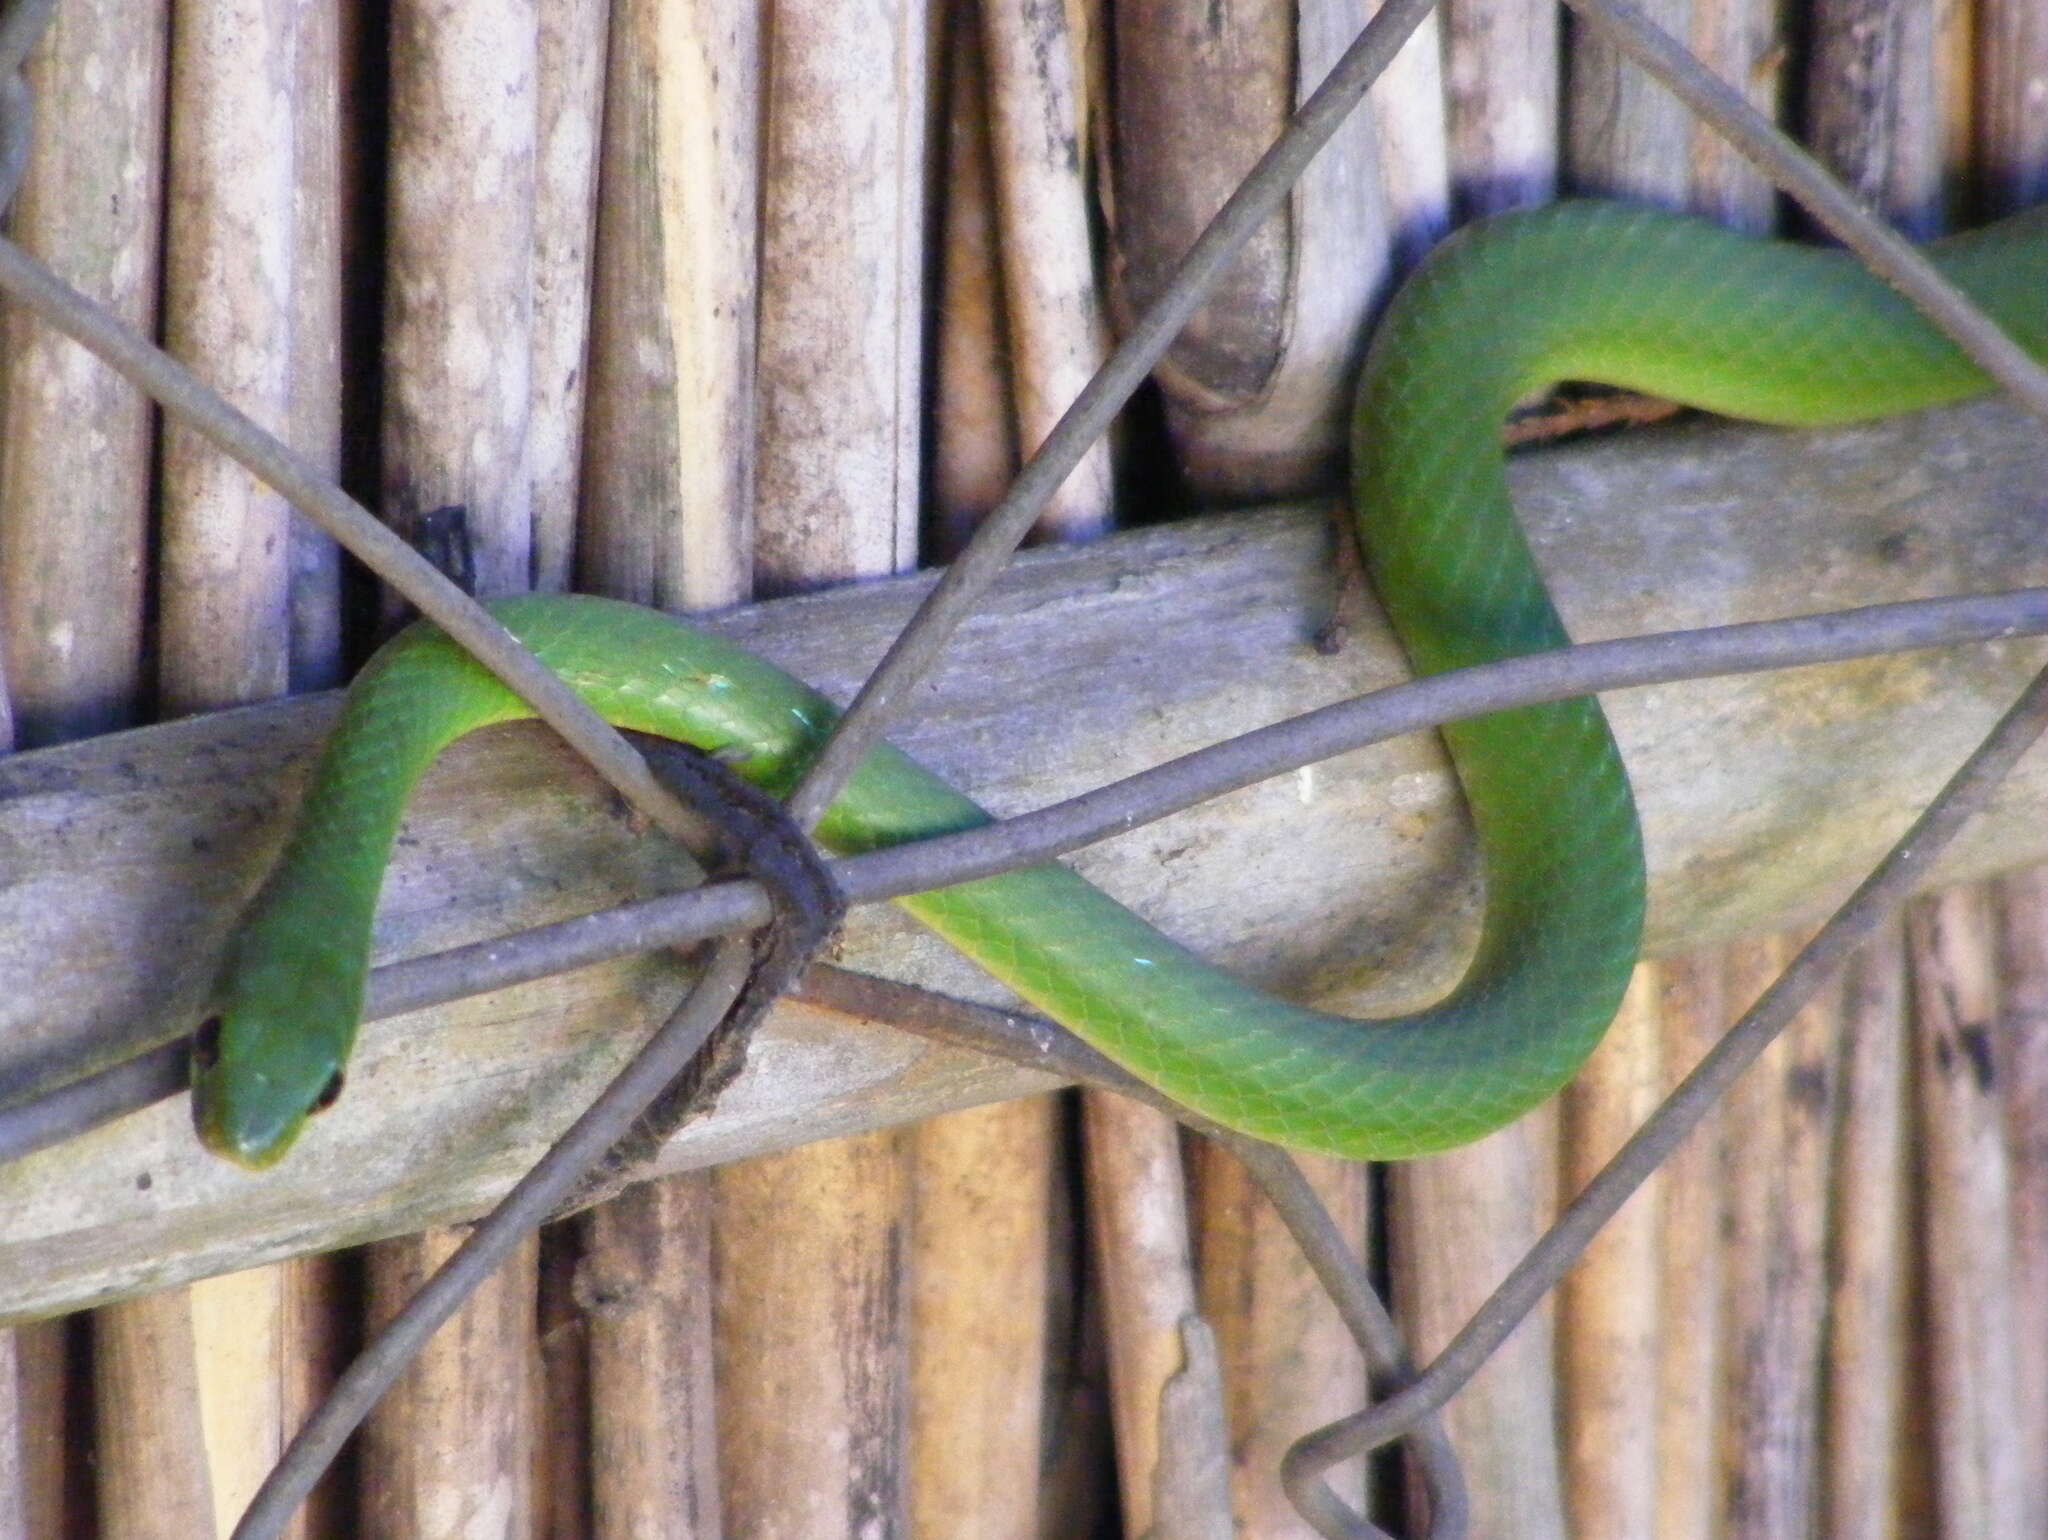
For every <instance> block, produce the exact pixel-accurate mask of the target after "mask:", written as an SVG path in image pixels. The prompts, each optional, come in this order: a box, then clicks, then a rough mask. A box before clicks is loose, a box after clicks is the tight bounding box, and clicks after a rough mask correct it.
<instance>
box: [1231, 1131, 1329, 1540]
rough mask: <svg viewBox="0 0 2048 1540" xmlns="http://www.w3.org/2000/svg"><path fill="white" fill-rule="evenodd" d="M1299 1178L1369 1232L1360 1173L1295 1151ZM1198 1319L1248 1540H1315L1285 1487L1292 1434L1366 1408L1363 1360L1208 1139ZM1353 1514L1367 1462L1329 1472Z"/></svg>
mask: <svg viewBox="0 0 2048 1540" xmlns="http://www.w3.org/2000/svg"><path fill="white" fill-rule="evenodd" d="M1296 1159H1297V1160H1298V1161H1299V1162H1300V1164H1301V1167H1302V1170H1303V1174H1304V1175H1306V1176H1307V1177H1308V1179H1309V1181H1310V1183H1311V1184H1312V1185H1313V1186H1314V1187H1315V1189H1316V1191H1317V1194H1318V1195H1319V1196H1320V1197H1321V1198H1322V1200H1323V1202H1324V1203H1325V1204H1326V1205H1327V1206H1328V1208H1329V1210H1330V1217H1331V1218H1332V1219H1334V1220H1335V1221H1336V1224H1337V1228H1338V1230H1339V1232H1340V1233H1342V1234H1344V1235H1346V1236H1348V1237H1350V1238H1351V1240H1352V1244H1353V1245H1354V1246H1355V1247H1362V1246H1363V1244H1364V1240H1365V1236H1366V1234H1367V1213H1366V1187H1365V1183H1364V1181H1363V1180H1362V1178H1363V1176H1364V1174H1365V1173H1364V1168H1363V1167H1360V1166H1358V1165H1355V1164H1352V1163H1351V1162H1348V1161H1340V1160H1331V1159H1328V1158H1325V1157H1319V1156H1306V1155H1303V1156H1297V1157H1296ZM1195 1195H1196V1207H1197V1211H1198V1214H1199V1219H1200V1229H1199V1237H1200V1243H1201V1275H1200V1276H1201V1300H1202V1314H1203V1316H1204V1317H1205V1318H1206V1319H1207V1320H1208V1321H1209V1322H1210V1323H1211V1324H1212V1325H1213V1326H1214V1327H1215V1330H1216V1347H1217V1353H1218V1356H1219V1357H1220V1359H1221V1360H1222V1365H1223V1391H1224V1403H1225V1406H1226V1408H1227V1410H1228V1412H1229V1417H1230V1493H1231V1512H1232V1515H1233V1517H1234V1518H1235V1520H1236V1525H1237V1527H1236V1531H1235V1532H1236V1533H1237V1534H1238V1535H1240V1536H1243V1537H1245V1540H1313V1536H1314V1535H1315V1530H1313V1529H1312V1528H1311V1527H1310V1526H1309V1524H1308V1521H1307V1520H1306V1519H1304V1518H1302V1516H1301V1515H1300V1514H1299V1513H1297V1512H1296V1511H1295V1509H1294V1505H1293V1504H1292V1503H1291V1502H1289V1501H1288V1500H1287V1494H1286V1493H1285V1492H1284V1491H1283V1490H1282V1489H1281V1486H1280V1461H1281V1459H1282V1457H1283V1456H1285V1454H1286V1453H1287V1448H1288V1446H1289V1445H1290V1444H1292V1443H1293V1442H1294V1441H1295V1440H1296V1439H1297V1438H1300V1437H1301V1436H1302V1435H1303V1434H1305V1433H1308V1432H1310V1431H1311V1430H1313V1429H1315V1428H1318V1427H1320V1426H1322V1425H1323V1424H1324V1423H1327V1422H1334V1421H1335V1420H1336V1419H1338V1418H1339V1417H1345V1416H1348V1415H1350V1414H1351V1413H1352V1412H1355V1411H1356V1410H1358V1408H1359V1407H1361V1406H1363V1405H1364V1404H1365V1400H1366V1384H1365V1361H1364V1359H1363V1358H1362V1357H1361V1356H1360V1355H1359V1352H1358V1349H1357V1346H1356V1345H1355V1344H1354V1343H1353V1342H1352V1340H1351V1335H1350V1333H1349V1332H1348V1331H1346V1330H1345V1327H1344V1322H1343V1320H1342V1318H1341V1317H1340V1316H1339V1315H1338V1314H1337V1309H1336V1306H1335V1305H1333V1304H1332V1303H1331V1301H1330V1298H1329V1296H1328V1295H1327V1294H1325V1293H1324V1292H1323V1290H1322V1286H1321V1285H1320V1284H1319V1283H1318V1282H1317V1280H1316V1277H1315V1274H1314V1273H1312V1272H1311V1271H1309V1269H1308V1268H1307V1267H1306V1266H1304V1265H1303V1264H1302V1262H1301V1255H1300V1251H1299V1249H1298V1248H1297V1247H1296V1246H1295V1244H1294V1239H1293V1237H1292V1236H1290V1235H1289V1234H1288V1233H1287V1227H1286V1226H1285V1225H1284V1224H1282V1223H1281V1222H1280V1219H1279V1216H1278V1215H1276V1214H1275V1213H1274V1212H1273V1208H1272V1205H1271V1204H1269V1203H1267V1201H1266V1199H1265V1196H1264V1195H1263V1194H1262V1193H1261V1192H1260V1191H1259V1189H1258V1187H1257V1185H1256V1184H1254V1183H1253V1182H1252V1180H1251V1178H1250V1177H1249V1176H1248V1175H1246V1173H1245V1170H1244V1168H1243V1167H1242V1166H1241V1165H1239V1164H1238V1163H1237V1161H1236V1160H1235V1159H1234V1158H1233V1157H1232V1156H1231V1155H1229V1154H1228V1153H1226V1152H1225V1151H1224V1150H1222V1149H1221V1148H1220V1147H1218V1146H1217V1145H1214V1144H1211V1143H1209V1142H1208V1141H1207V1140H1201V1141H1198V1142H1197V1143H1196V1145H1195ZM1330 1481H1331V1484H1332V1485H1333V1486H1334V1487H1335V1488H1336V1490H1337V1492H1338V1493H1339V1494H1340V1495H1341V1496H1343V1497H1344V1498H1345V1499H1346V1501H1348V1502H1350V1503H1351V1504H1352V1505H1353V1506H1354V1507H1357V1506H1361V1505H1362V1504H1364V1503H1365V1501H1366V1498H1367V1486H1366V1481H1365V1463H1364V1462H1363V1461H1360V1462H1358V1463H1356V1464H1354V1465H1352V1466H1350V1467H1348V1468H1340V1469H1339V1470H1336V1471H1333V1472H1331V1473H1330Z"/></svg>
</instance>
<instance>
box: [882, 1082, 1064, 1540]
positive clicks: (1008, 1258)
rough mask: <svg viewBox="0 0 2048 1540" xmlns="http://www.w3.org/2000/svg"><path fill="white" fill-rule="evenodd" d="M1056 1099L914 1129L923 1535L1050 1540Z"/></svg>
mask: <svg viewBox="0 0 2048 1540" xmlns="http://www.w3.org/2000/svg"><path fill="white" fill-rule="evenodd" d="M1056 1111H1057V1104H1056V1103H1055V1101H1054V1100H1053V1099H1052V1098H1051V1097H1046V1096H1030V1097H1022V1098H1019V1099H1018V1100H1016V1101H1008V1102H997V1103H994V1104H993V1105H990V1106H987V1107H976V1108H974V1109H972V1110H970V1111H967V1112H955V1113H950V1114H948V1115H947V1116H945V1117H942V1118H933V1119H932V1120H931V1121H929V1122H926V1123H921V1124H919V1125H918V1126H917V1128H916V1129H915V1130H913V1132H912V1134H911V1180H912V1187H913V1191H914V1194H915V1205H916V1215H915V1221H914V1223H913V1226H912V1229H911V1257H910V1280H911V1291H912V1292H911V1300H910V1406H909V1430H910V1431H909V1439H910V1442H909V1460H910V1464H909V1470H908V1472H907V1481H908V1485H909V1495H908V1505H909V1531H908V1532H909V1533H910V1534H912V1535H917V1536H926V1535H930V1536H934V1537H942V1536H947V1535H961V1536H970V1535H971V1536H973V1537H975V1540H1036V1537H1037V1535H1038V1534H1039V1532H1040V1529H1041V1526H1042V1524H1043V1523H1044V1514H1043V1509H1042V1504H1041V1501H1040V1493H1039V1485H1040V1471H1041V1469H1042V1468H1043V1463H1044V1455H1043V1453H1042V1450H1041V1440H1042V1437H1043V1429H1044V1422H1045V1407H1044V1394H1045V1386H1046V1362H1045V1360H1046V1325H1047V1309H1048V1303H1047V1290H1048V1286H1049V1284H1050V1281H1051V1274H1050V1262H1051V1259H1050V1257H1049V1256H1048V1252H1047V1247H1048V1243H1049V1240H1050V1235H1049V1232H1048V1214H1047V1206H1048V1204H1049V1202H1050V1199H1051V1186H1052V1163H1053V1157H1054V1151H1055V1143H1054V1137H1053V1136H1054V1114H1055V1112H1056Z"/></svg>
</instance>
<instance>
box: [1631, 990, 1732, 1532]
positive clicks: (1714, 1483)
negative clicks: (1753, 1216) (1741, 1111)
mask: <svg viewBox="0 0 2048 1540" xmlns="http://www.w3.org/2000/svg"><path fill="white" fill-rule="evenodd" d="M1662 969H1663V980H1664V990H1663V999H1662V1000H1661V1001H1660V1002H1659V1007H1658V1014H1659V1017H1660V1018H1661V1020H1662V1022H1663V1027H1664V1040H1663V1043H1662V1045H1661V1047H1660V1050H1659V1057H1660V1058H1661V1059H1662V1061H1663V1067H1664V1089H1665V1091H1666V1092H1667V1093H1668V1092H1669V1091H1670V1090H1671V1088H1673V1087H1674V1086H1676V1085H1677V1084H1678V1082H1679V1081H1680V1080H1682V1079H1683V1078H1684V1077H1685V1076H1686V1075H1688V1074H1690V1073H1691V1072H1692V1070H1693V1067H1694V1066H1695V1065H1696V1064H1698V1063H1699V1061H1700V1059H1701V1058H1702V1057H1704V1056H1705V1054H1706V1052H1707V1050H1708V1049H1710V1048H1711V1047H1713V1045H1714V1044H1715V1042H1717V1041H1718V1040H1719V1039H1720V1036H1721V1033H1722V1031H1723V1030H1724V1029H1725V1028H1726V1027H1727V1025H1728V1016H1727V1010H1726V1003H1725V998H1724V996H1725V991H1724V989H1723V987H1722V984H1723V972H1724V970H1723V969H1722V967H1721V957H1720V954H1719V953H1718V952H1709V953H1703V954H1699V953H1696V954H1694V955H1692V956H1690V957H1680V958H1673V959H1671V960H1670V961H1668V962H1666V963H1664V964H1662ZM1658 1179H1659V1180H1660V1181H1661V1182H1662V1183H1663V1184H1664V1212H1663V1218H1662V1233H1661V1234H1660V1236H1659V1238H1658V1262H1659V1265H1660V1267H1661V1269H1662V1274H1663V1276H1662V1279H1661V1285H1660V1294H1659V1305H1660V1309H1659V1317H1658V1324H1659V1330H1660V1341H1659V1354H1658V1363H1657V1374H1656V1386H1657V1389H1656V1396H1657V1412H1656V1418H1657V1509H1656V1519H1655V1522H1654V1523H1653V1524H1652V1525H1651V1527H1650V1529H1649V1531H1648V1532H1649V1533H1650V1534H1653V1535H1655V1536H1657V1537H1658V1540H1715V1537H1716V1536H1717V1535H1718V1534H1719V1533H1720V1530H1719V1528H1718V1525H1719V1517H1720V1500H1721V1468H1720V1449H1719V1446H1718V1444H1717V1442H1716V1440H1717V1438H1718V1435H1719V1432H1720V1427H1721V1417H1720V1402H1721V1385H1722V1370H1721V1273H1722V1252H1721V1182H1722V1154H1721V1114H1720V1112H1719V1110H1718V1109H1717V1110H1715V1111H1712V1112H1709V1113H1708V1114H1707V1116H1706V1118H1705V1119H1704V1120H1703V1121H1702V1122H1701V1124H1700V1126H1699V1127H1698V1128H1695V1129H1694V1130H1693V1132H1692V1136H1691V1137H1690V1138H1689V1139H1687V1140H1686V1142H1685V1143H1684V1144H1682V1145H1681V1146H1679V1148H1678V1149H1677V1150H1676V1151H1675V1152H1674V1153H1673V1154H1672V1156H1671V1158H1670V1159H1669V1160H1667V1161H1666V1162H1665V1163H1664V1169H1663V1171H1662V1172H1661V1173H1660V1175H1659V1178H1658Z"/></svg>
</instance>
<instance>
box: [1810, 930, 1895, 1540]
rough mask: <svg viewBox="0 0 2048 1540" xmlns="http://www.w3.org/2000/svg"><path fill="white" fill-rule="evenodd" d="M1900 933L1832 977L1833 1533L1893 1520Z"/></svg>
mask: <svg viewBox="0 0 2048 1540" xmlns="http://www.w3.org/2000/svg"><path fill="white" fill-rule="evenodd" d="M1905 996H1906V981H1905V951H1904V944H1903V938H1902V937H1901V935H1900V933H1899V930H1898V927H1897V926H1888V927H1887V928H1886V929H1885V931H1884V932H1882V933H1881V934H1880V935H1879V936H1877V937H1876V938H1874V939H1873V940H1872V941H1871V942H1870V943H1869V945H1868V946H1866V947H1865V948H1864V950H1863V951H1862V952H1861V953H1860V954H1858V955H1857V956H1856V957H1854V958H1852V959H1851V960H1850V962H1849V966H1848V968H1847V970H1846V972H1845V974H1844V979H1843V1012H1842V1018H1843V1019H1842V1025H1843V1029H1844V1049H1845V1052H1844V1056H1843V1066H1842V1137H1841V1143H1840V1145H1839V1147H1838V1149H1837V1150H1836V1155H1835V1182H1834V1189H1835V1235H1834V1243H1833V1246H1832V1248H1831V1250H1832V1266H1831V1274H1832V1283H1831V1286H1830V1288H1829V1291H1828V1338H1827V1370H1826V1372H1827V1387H1826V1395H1825V1397H1824V1402H1823V1405H1824V1412H1823V1415H1824V1418H1825V1420H1824V1422H1823V1425H1822V1434H1821V1437H1822V1444H1823V1466H1824V1481H1825V1499H1826V1504H1827V1510H1826V1511H1827V1515H1828V1523H1829V1525H1830V1527H1831V1529H1832V1532H1833V1533H1834V1534H1836V1535H1839V1536H1840V1537H1841V1540H1884V1537H1886V1536H1890V1535H1893V1534H1895V1533H1898V1532H1899V1531H1898V1530H1897V1529H1896V1522H1897V1513H1898V1505H1899V1498H1900V1484H1901V1481H1902V1479H1903V1472H1902V1469H1901V1463H1902V1462H1901V1460H1900V1455H1901V1453H1902V1449H1903V1444H1904V1440H1905V1436H1906V1424H1905V1415H1904V1414H1905V1390H1906V1386H1905V1372H1906V1355H1907V1353H1908V1351H1909V1348H1910V1344H1911V1340H1912V1322H1911V1321H1910V1320H1909V1318H1908V1316H1907V1313H1906V1288H1905V1285H1906V1277H1907V1271H1908V1259H1909V1256H1910V1252H1909V1249H1908V1244H1907V1242H1908V1229H1907V1218H1908V1202H1907V1187H1906V1180H1905V1177H1906V1139H1905V1112H1906V1100H1907V1098H1906V1091H1907V1084H1906V1035H1907V1025H1908V1024H1907V1018H1906V999H1905Z"/></svg>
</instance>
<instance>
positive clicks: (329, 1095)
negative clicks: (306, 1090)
mask: <svg viewBox="0 0 2048 1540" xmlns="http://www.w3.org/2000/svg"><path fill="white" fill-rule="evenodd" d="M347 1083H348V1076H346V1075H344V1074H343V1073H342V1072H341V1071H340V1070H336V1071H335V1072H334V1073H333V1074H331V1075H329V1076H328V1077H327V1084H325V1085H324V1086H322V1087H321V1088H320V1094H319V1095H318V1096H316V1097H314V1098H313V1105H312V1108H311V1109H310V1110H311V1111H313V1112H316V1113H318V1112H325V1111H326V1110H327V1109H328V1108H329V1107H332V1106H333V1105H334V1104H335V1103H336V1102H338V1101H340V1100H341V1088H342V1087H343V1086H344V1085H346V1084H347Z"/></svg>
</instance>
